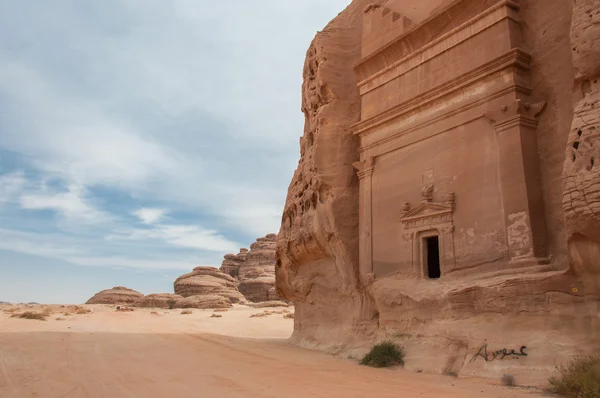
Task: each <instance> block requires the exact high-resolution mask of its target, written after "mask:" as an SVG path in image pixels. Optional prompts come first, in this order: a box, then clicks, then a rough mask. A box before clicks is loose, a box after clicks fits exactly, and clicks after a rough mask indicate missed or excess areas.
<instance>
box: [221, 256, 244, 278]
mask: <svg viewBox="0 0 600 398" xmlns="http://www.w3.org/2000/svg"><path fill="white" fill-rule="evenodd" d="M247 253H248V249H240V252H239V253H238V254H231V253H230V254H226V255H225V259H224V260H223V263H222V264H221V268H219V269H220V270H221V272H224V273H226V274H228V275H230V276H233V277H234V278H237V277H238V275H239V271H240V267H241V266H242V265H243V264H244V262H245V261H246V254H247Z"/></svg>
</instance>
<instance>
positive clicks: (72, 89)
mask: <svg viewBox="0 0 600 398" xmlns="http://www.w3.org/2000/svg"><path fill="white" fill-rule="evenodd" d="M348 2H349V0H328V1H326V2H324V1H322V0H303V1H302V2H295V3H294V2H282V1H280V0H261V1H260V2H258V3H255V2H243V1H242V2H240V1H238V0H222V1H219V2H210V3H207V2H201V1H196V0H171V1H169V0H128V1H120V0H89V1H87V2H86V3H85V6H82V3H81V2H80V1H77V0H64V1H60V2H58V3H56V4H50V3H45V2H37V3H35V5H34V6H31V5H29V6H25V2H0V3H2V4H0V151H3V150H4V151H9V152H11V153H13V154H16V155H17V157H19V162H22V163H20V164H19V167H21V164H22V165H23V169H24V170H27V176H28V177H30V178H31V175H30V174H32V175H35V178H33V179H30V180H28V179H27V178H26V177H25V175H24V174H23V173H19V172H12V171H14V168H16V167H17V166H15V165H11V164H8V170H9V173H8V174H6V173H5V174H2V175H0V204H2V203H3V202H4V203H7V202H8V203H11V206H10V207H8V206H3V207H2V208H3V209H5V210H6V209H8V210H10V211H4V213H1V212H0V224H2V227H3V228H5V229H3V230H0V241H1V242H0V250H13V251H18V252H22V253H29V254H35V255H39V256H46V257H49V258H56V259H60V260H63V261H67V262H70V263H72V264H78V265H88V266H91V265H93V266H124V267H140V268H142V267H146V268H161V267H164V268H178V269H179V268H181V269H189V268H191V267H193V266H195V265H199V264H211V265H218V264H219V263H220V261H221V260H222V255H223V254H224V253H226V252H232V251H236V250H237V249H238V248H239V247H240V246H248V244H249V243H250V242H252V241H253V239H255V238H256V237H258V236H263V235H265V234H267V233H271V232H277V231H278V229H279V223H280V219H281V211H282V208H283V204H284V200H285V196H286V189H287V186H288V184H289V180H290V179H291V177H292V173H293V169H294V167H295V166H296V162H297V158H298V156H299V153H298V137H299V136H300V135H301V134H302V123H303V116H302V114H301V112H300V111H299V109H300V98H301V96H300V88H301V72H302V65H303V61H304V56H305V52H306V49H307V48H308V45H309V42H310V40H311V39H312V37H313V35H314V33H315V32H316V31H317V30H318V29H321V28H322V27H323V26H324V25H325V24H326V22H327V21H328V20H329V19H330V18H332V17H334V16H335V15H336V13H337V12H339V11H340V10H341V9H342V8H343V7H344V6H345V5H347V3H348ZM0 156H2V152H0ZM3 160H4V159H0V166H1V167H2V170H3V171H6V169H7V167H5V166H6V165H5V164H4V163H2V161H3ZM10 167H13V168H12V169H11V168H10ZM30 172H31V173H30ZM99 191H102V192H104V194H105V196H102V194H99V193H98V192H99ZM105 191H108V192H109V193H106V192H105ZM13 204H17V205H20V206H21V207H22V208H21V209H20V210H19V209H16V210H15V213H14V214H9V213H11V212H12V210H13V207H14V206H13ZM157 204H160V205H157ZM157 206H164V207H165V208H169V209H170V210H172V212H170V213H169V217H168V223H167V222H166V220H165V218H166V214H167V212H166V210H164V209H162V208H159V207H157ZM40 210H46V211H51V212H53V213H54V214H56V215H58V217H55V219H52V220H48V219H46V220H45V221H44V227H43V229H44V230H46V228H48V226H49V224H50V223H54V225H53V227H54V228H53V229H48V232H49V233H48V234H37V235H36V234H25V235H21V232H20V231H19V229H20V228H21V227H22V225H21V221H20V217H21V216H23V218H27V219H28V224H27V226H28V229H29V230H32V229H35V228H32V225H37V227H38V230H42V226H41V225H42V221H41V219H42V215H43V213H44V212H40ZM178 213H185V214H193V215H194V219H198V222H197V224H194V223H192V222H190V221H189V220H186V219H177V217H175V216H176V215H177V214H178ZM125 214H133V215H135V216H136V217H137V218H138V219H139V220H141V221H142V223H143V224H144V225H143V227H142V228H138V227H139V226H140V224H139V223H137V227H136V226H134V225H129V224H128V223H129V222H130V220H129V219H128V218H127V217H125V216H124V215H125ZM36 215H39V217H40V218H39V220H38V221H37V224H34V222H35V220H33V217H35V216H36ZM225 231H235V232H233V233H231V232H225ZM105 237H108V239H104V238H105ZM239 240H244V241H245V243H242V244H240V243H238V242H237V241H239ZM0 265H1V261H0Z"/></svg>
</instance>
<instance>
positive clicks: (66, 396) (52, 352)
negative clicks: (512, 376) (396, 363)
mask: <svg viewBox="0 0 600 398" xmlns="http://www.w3.org/2000/svg"><path fill="white" fill-rule="evenodd" d="M14 307H15V306H13V307H12V308H14ZM85 307H87V308H91V309H92V310H93V313H90V314H73V315H69V316H65V315H63V313H64V312H73V309H69V308H61V307H60V306H57V307H54V308H53V311H56V313H54V314H52V315H51V316H49V317H48V318H47V321H38V320H29V319H18V318H14V317H12V318H11V314H10V313H7V312H5V310H7V309H10V308H11V307H10V306H0V397H2V398H21V397H40V398H54V397H57V398H58V397H60V398H74V397H106V398H120V397H127V398H134V397H135V398H137V397H140V398H158V397H161V398H162V397H177V398H187V397H207V398H211V397H219V398H220V397H223V398H229V397H231V398H233V397H235V398H242V397H243V398H248V397H269V398H281V397H287V398H300V397H344V398H352V397H357V398H358V397H361V398H362V397H377V398H380V397H381V398H383V397H394V398H397V397H457V398H458V397H460V398H469V397H482V396H485V397H533V396H537V395H538V394H537V393H536V392H534V391H525V390H519V389H509V388H506V387H503V386H499V385H492V384H490V382H487V381H482V380H473V379H466V380H465V379H457V378H453V377H448V376H441V375H428V374H422V373H421V374H418V373H410V372H407V371H404V370H403V369H393V370H389V369H371V368H366V367H363V366H359V365H357V364H356V362H355V361H352V360H348V359H340V358H334V357H332V356H329V355H326V354H323V353H319V352H314V351H309V350H304V349H302V348H298V347H294V346H291V345H288V344H287V343H286V339H287V337H289V336H290V334H291V333H292V329H293V320H291V319H284V318H283V315H282V314H273V315H270V316H268V317H262V318H250V315H251V314H254V313H258V312H261V311H263V310H262V309H253V308H248V307H242V306H239V307H235V308H234V309H231V310H229V311H228V312H225V313H219V314H220V315H222V318H211V315H212V314H213V312H212V311H210V310H205V311H202V310H193V313H192V314H191V315H182V314H181V310H171V311H170V310H155V311H157V312H158V314H156V313H155V314H152V313H151V312H152V311H153V310H147V309H137V310H136V311H135V312H127V313H123V312H116V311H115V310H114V309H113V308H110V307H108V306H85ZM21 309H25V308H24V307H23V306H21ZM32 309H33V310H40V308H39V307H37V306H36V308H32ZM30 310H31V309H30ZM267 310H270V309H267ZM277 310H283V309H281V308H279V309H277ZM56 318H62V319H64V320H56Z"/></svg>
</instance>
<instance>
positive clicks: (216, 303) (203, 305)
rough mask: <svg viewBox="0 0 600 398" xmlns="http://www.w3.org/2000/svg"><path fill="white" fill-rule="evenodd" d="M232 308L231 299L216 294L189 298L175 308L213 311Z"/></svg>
mask: <svg viewBox="0 0 600 398" xmlns="http://www.w3.org/2000/svg"><path fill="white" fill-rule="evenodd" d="M230 307H232V304H231V301H230V300H229V299H227V298H226V297H223V296H219V295H214V294H207V295H203V296H189V297H186V298H183V299H181V300H179V301H177V302H176V303H175V308H198V309H213V308H230Z"/></svg>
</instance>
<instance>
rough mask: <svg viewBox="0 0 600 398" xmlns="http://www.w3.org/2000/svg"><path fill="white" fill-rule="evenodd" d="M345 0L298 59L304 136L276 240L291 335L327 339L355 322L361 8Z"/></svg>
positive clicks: (357, 307) (359, 296)
mask: <svg viewBox="0 0 600 398" xmlns="http://www.w3.org/2000/svg"><path fill="white" fill-rule="evenodd" d="M368 3H369V2H367V1H353V2H352V4H351V5H350V6H348V8H346V9H345V10H344V11H343V12H342V13H340V14H339V15H338V16H337V17H336V18H335V19H334V20H333V21H331V22H330V23H329V24H328V25H327V26H326V27H325V29H323V31H321V32H319V33H318V34H317V35H316V37H315V38H314V40H313V41H312V43H311V45H310V47H309V49H308V51H307V54H306V61H305V64H304V71H303V77H304V83H303V85H302V112H303V113H304V118H305V122H304V135H303V136H302V138H301V139H300V161H299V163H298V168H297V169H296V171H295V173H294V176H293V178H292V182H291V184H290V186H289V189H288V195H287V200H286V204H285V208H284V213H283V218H282V225H281V229H280V231H279V235H278V239H277V267H276V274H277V287H278V289H279V291H280V292H281V295H283V296H284V297H286V298H288V299H289V300H291V301H292V302H293V303H294V304H295V306H296V320H295V321H296V323H295V331H294V338H295V339H298V340H300V339H306V340H309V339H316V340H319V339H321V340H322V339H330V338H331V336H333V335H335V334H336V333H337V332H336V331H337V330H340V329H343V328H352V327H353V326H354V324H355V323H356V322H358V321H359V319H360V318H361V317H360V311H361V309H362V304H361V303H362V301H363V295H362V293H361V290H360V286H359V281H358V178H357V176H356V173H355V170H354V168H353V166H352V163H353V162H355V161H357V160H358V140H357V138H356V137H354V136H353V135H352V134H351V133H350V126H351V125H352V124H353V123H356V122H357V121H358V120H359V117H360V97H359V93H358V88H357V81H356V77H355V74H354V69H353V65H354V64H355V63H356V62H357V61H358V60H359V59H360V47H361V40H362V39H361V32H362V15H363V10H364V9H365V7H366V5H367V4H368Z"/></svg>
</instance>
